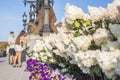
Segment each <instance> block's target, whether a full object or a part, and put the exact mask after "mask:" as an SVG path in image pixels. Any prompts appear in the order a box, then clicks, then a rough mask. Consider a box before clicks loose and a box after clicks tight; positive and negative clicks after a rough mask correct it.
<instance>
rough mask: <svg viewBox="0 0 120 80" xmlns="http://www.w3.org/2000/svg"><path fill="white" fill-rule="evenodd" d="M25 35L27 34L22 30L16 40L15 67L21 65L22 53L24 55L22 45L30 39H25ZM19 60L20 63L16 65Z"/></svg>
mask: <svg viewBox="0 0 120 80" xmlns="http://www.w3.org/2000/svg"><path fill="white" fill-rule="evenodd" d="M24 35H25V31H24V30H23V31H21V32H20V34H19V35H18V37H17V39H16V42H15V51H16V56H15V61H14V67H16V66H17V67H21V66H22V63H21V55H22V50H23V49H22V45H21V43H23V44H27V42H28V39H26V40H25V39H24ZM17 60H18V64H17V65H16V61H17Z"/></svg>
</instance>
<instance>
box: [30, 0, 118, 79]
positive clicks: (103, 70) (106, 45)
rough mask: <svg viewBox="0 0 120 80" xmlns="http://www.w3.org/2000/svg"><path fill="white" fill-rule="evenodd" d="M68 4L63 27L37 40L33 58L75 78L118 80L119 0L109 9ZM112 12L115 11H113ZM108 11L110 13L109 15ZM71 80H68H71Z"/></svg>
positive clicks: (110, 5)
mask: <svg viewBox="0 0 120 80" xmlns="http://www.w3.org/2000/svg"><path fill="white" fill-rule="evenodd" d="M88 9H89V13H90V14H89V15H88V14H85V13H84V12H83V11H82V9H80V8H78V7H76V6H73V5H70V4H67V5H66V13H65V18H64V19H63V27H61V29H58V30H63V31H62V32H61V31H59V33H57V34H55V33H53V34H50V36H46V37H43V38H42V40H37V41H36V43H35V46H34V48H33V53H34V54H33V56H32V57H31V58H33V59H36V60H38V61H40V62H43V63H45V64H48V65H49V66H50V67H51V68H53V69H59V71H60V73H61V74H62V75H65V76H66V77H67V79H68V77H69V79H72V80H73V79H75V80H93V79H94V80H99V79H100V80H101V79H103V78H106V79H116V80H117V78H118V79H119V76H120V73H119V71H120V25H119V23H120V17H119V15H120V1H119V0H115V1H114V2H113V3H111V4H109V5H108V7H107V9H105V8H102V7H99V8H96V7H90V6H89V7H88ZM110 11H112V12H111V13H110ZM106 13H107V14H106ZM69 79H68V80H69Z"/></svg>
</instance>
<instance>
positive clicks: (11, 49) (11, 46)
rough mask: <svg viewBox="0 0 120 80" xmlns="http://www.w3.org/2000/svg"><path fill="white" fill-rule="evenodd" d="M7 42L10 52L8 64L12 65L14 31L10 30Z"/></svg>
mask: <svg viewBox="0 0 120 80" xmlns="http://www.w3.org/2000/svg"><path fill="white" fill-rule="evenodd" d="M8 44H9V54H10V64H11V65H12V64H13V62H14V57H15V55H16V54H15V53H16V52H15V39H14V32H10V37H9V39H8Z"/></svg>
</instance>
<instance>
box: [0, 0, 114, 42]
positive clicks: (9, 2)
mask: <svg viewBox="0 0 120 80" xmlns="http://www.w3.org/2000/svg"><path fill="white" fill-rule="evenodd" d="M112 1H113V0H55V4H54V10H55V13H56V16H57V19H58V21H61V19H62V17H64V14H65V5H66V3H70V4H73V5H76V6H78V7H80V8H82V9H83V11H84V12H85V13H87V12H88V10H87V7H88V5H90V6H97V7H98V6H102V7H105V8H106V6H107V4H108V3H111V2H112ZM24 11H26V12H27V15H28V13H29V5H27V7H26V8H25V7H24V4H23V0H1V2H0V41H7V39H8V37H9V32H10V31H14V32H15V35H16V36H17V35H18V33H19V32H20V31H21V30H22V29H23V22H22V15H23V12H24ZM27 17H29V15H28V16H27Z"/></svg>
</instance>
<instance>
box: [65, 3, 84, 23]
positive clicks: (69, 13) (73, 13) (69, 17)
mask: <svg viewBox="0 0 120 80" xmlns="http://www.w3.org/2000/svg"><path fill="white" fill-rule="evenodd" d="M65 10H66V13H65V18H66V22H67V23H69V24H73V22H74V20H76V19H83V16H84V13H83V11H82V9H81V8H78V7H76V6H74V5H70V4H69V3H67V5H66V8H65Z"/></svg>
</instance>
